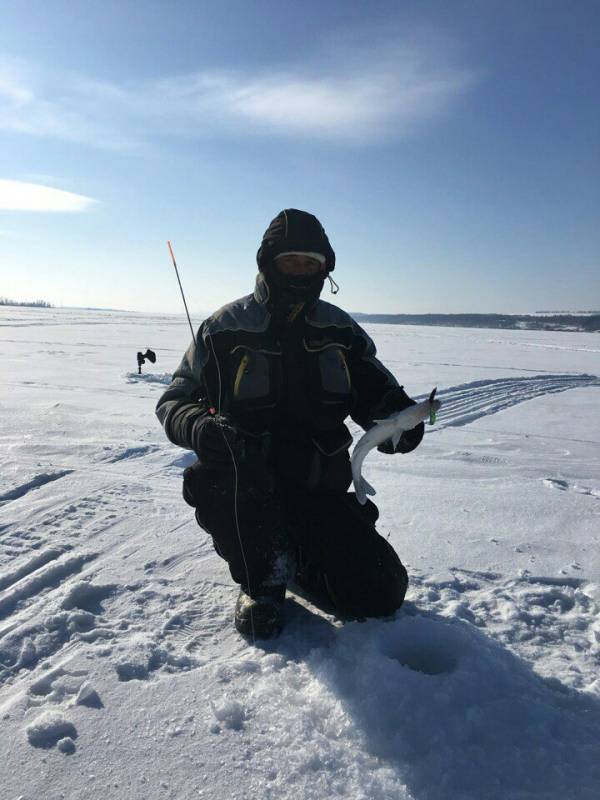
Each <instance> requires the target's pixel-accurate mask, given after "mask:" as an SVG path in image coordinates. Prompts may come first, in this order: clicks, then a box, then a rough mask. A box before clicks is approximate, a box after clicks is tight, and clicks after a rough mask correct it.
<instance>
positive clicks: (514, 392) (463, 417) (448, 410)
mask: <svg viewBox="0 0 600 800" xmlns="http://www.w3.org/2000/svg"><path fill="white" fill-rule="evenodd" d="M588 386H598V387H600V378H598V376H596V375H586V374H581V375H560V374H559V375H548V374H544V375H535V376H530V377H520V378H496V379H493V380H481V381H473V382H472V383H464V384H460V385H458V386H451V387H450V388H448V389H440V390H439V391H438V395H437V396H438V397H439V398H440V400H441V401H442V408H441V409H440V412H439V414H438V424H437V428H438V429H442V428H450V427H457V426H461V425H467V424H468V423H469V422H474V421H475V420H477V419H480V418H481V417H486V416H489V415H490V414H496V413H497V412H498V411H504V410H505V409H507V408H511V407H512V406H516V405H518V404H519V403H524V402H526V401H527V400H534V399H535V398H536V397H542V396H543V395H547V394H557V393H558V392H566V391H567V390H568V389H580V388H582V387H588ZM419 399H420V398H419Z"/></svg>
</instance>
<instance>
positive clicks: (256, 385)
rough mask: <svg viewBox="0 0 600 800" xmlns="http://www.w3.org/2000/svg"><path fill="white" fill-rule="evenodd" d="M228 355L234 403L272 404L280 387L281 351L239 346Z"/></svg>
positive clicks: (257, 405) (260, 406)
mask: <svg viewBox="0 0 600 800" xmlns="http://www.w3.org/2000/svg"><path fill="white" fill-rule="evenodd" d="M230 357H231V384H232V385H231V395H232V397H233V400H234V402H235V403H236V404H241V405H245V404H249V405H252V406H253V407H256V408H266V407H269V406H274V405H275V404H276V402H277V398H278V395H279V386H280V371H281V353H280V352H277V351H274V350H253V349H252V348H249V347H244V346H241V345H238V346H237V347H234V349H233V350H232V351H231V354H230Z"/></svg>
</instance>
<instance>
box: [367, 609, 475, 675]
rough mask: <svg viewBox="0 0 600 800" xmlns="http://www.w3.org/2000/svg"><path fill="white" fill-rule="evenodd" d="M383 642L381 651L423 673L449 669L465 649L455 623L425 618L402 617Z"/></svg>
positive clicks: (404, 665) (430, 673)
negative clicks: (403, 621) (448, 623)
mask: <svg viewBox="0 0 600 800" xmlns="http://www.w3.org/2000/svg"><path fill="white" fill-rule="evenodd" d="M406 622H407V623H408V622H410V623H412V624H408V625H407V624H405V625H403V626H402V627H401V628H400V629H398V630H396V631H394V633H393V635H391V636H389V637H387V639H386V641H384V642H383V647H382V650H383V653H384V655H386V656H388V658H392V659H394V660H395V661H398V663H399V664H401V665H402V666H403V667H408V669H412V670H413V671H415V672H422V673H424V674H425V675H443V674H446V673H449V672H453V671H454V670H455V669H456V667H457V666H458V664H459V662H460V659H461V656H462V654H463V652H464V650H465V644H466V643H465V639H464V636H463V635H462V632H461V631H459V630H457V629H456V628H455V626H452V625H447V624H444V623H441V622H435V621H433V620H426V619H413V620H406Z"/></svg>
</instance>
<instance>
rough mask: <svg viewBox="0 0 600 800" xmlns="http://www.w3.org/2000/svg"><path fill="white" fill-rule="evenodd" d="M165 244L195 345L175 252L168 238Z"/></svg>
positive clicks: (194, 336)
mask: <svg viewBox="0 0 600 800" xmlns="http://www.w3.org/2000/svg"><path fill="white" fill-rule="evenodd" d="M167 245H168V247H169V253H170V254H171V261H172V262H173V266H174V267H175V275H177V283H178V284H179V289H180V291H181V298H182V300H183V305H184V308H185V313H186V314H187V318H188V322H189V323H190V330H191V332H192V339H193V340H194V344H195V345H197V342H196V334H195V333H194V328H193V326H192V320H191V319H190V312H189V311H188V307H187V303H186V302H185V294H184V293H183V286H182V285H181V279H180V277H179V270H178V269H177V262H176V261H175V253H174V252H173V248H172V247H171V242H170V241H168V240H167Z"/></svg>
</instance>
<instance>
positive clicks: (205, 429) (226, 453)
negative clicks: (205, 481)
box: [192, 414, 243, 467]
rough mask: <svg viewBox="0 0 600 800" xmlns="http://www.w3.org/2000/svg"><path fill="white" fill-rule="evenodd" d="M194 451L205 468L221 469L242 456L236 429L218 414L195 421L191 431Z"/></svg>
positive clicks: (239, 438) (240, 441)
mask: <svg viewBox="0 0 600 800" xmlns="http://www.w3.org/2000/svg"><path fill="white" fill-rule="evenodd" d="M192 441H193V445H194V451H195V452H196V455H197V456H198V458H199V460H200V461H201V462H202V463H203V464H204V465H205V466H207V467H223V466H226V465H227V464H231V463H232V458H231V454H232V452H233V455H234V458H235V459H236V460H237V459H238V457H240V456H241V455H242V449H243V440H242V439H241V437H240V436H239V433H238V430H237V428H236V427H235V426H234V425H232V424H231V422H229V420H228V419H227V418H226V417H223V416H221V415H219V414H215V415H213V416H211V415H208V414H206V415H204V416H202V417H200V418H199V419H197V420H196V422H195V423H194V428H193V431H192Z"/></svg>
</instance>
